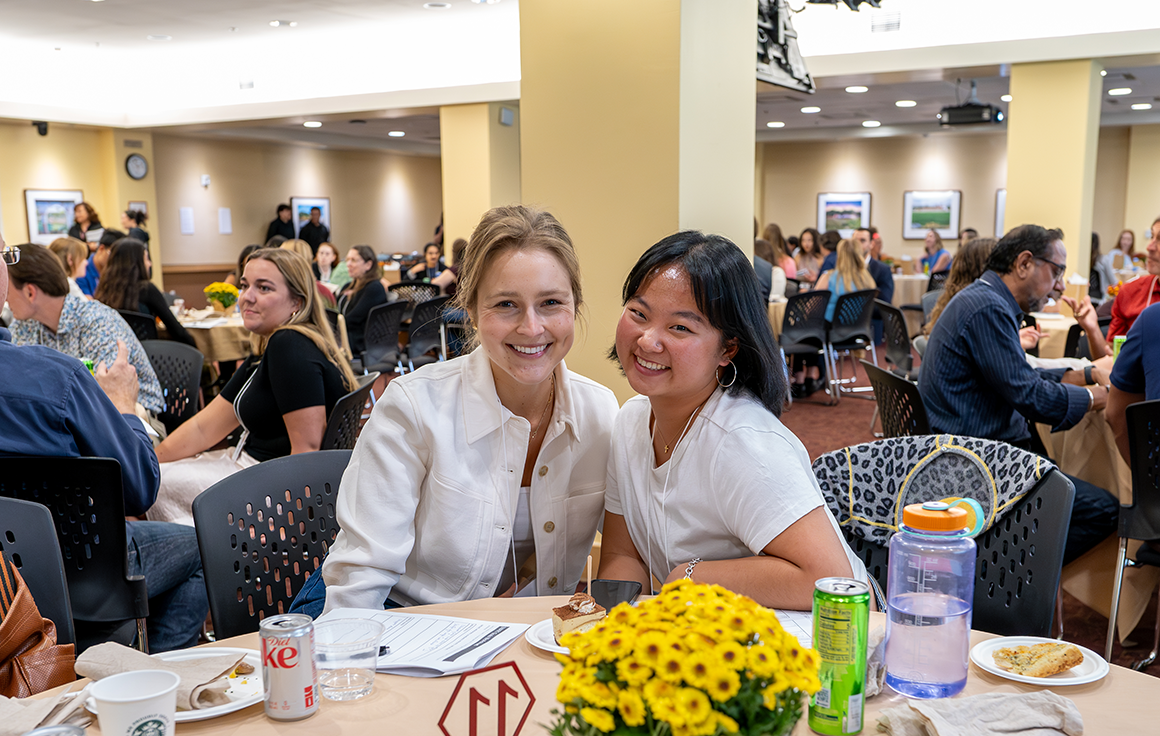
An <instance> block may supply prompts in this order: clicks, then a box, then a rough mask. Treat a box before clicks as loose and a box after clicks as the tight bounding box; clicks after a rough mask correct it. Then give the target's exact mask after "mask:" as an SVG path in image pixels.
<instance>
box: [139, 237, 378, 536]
mask: <svg viewBox="0 0 1160 736" xmlns="http://www.w3.org/2000/svg"><path fill="white" fill-rule="evenodd" d="M314 283H315V282H314V274H313V273H312V272H311V270H310V261H308V260H306V259H305V258H303V257H302V256H300V255H298V254H297V253H295V252H293V251H290V250H282V249H280V248H261V249H259V250H257V251H255V252H254V254H253V255H252V256H250V259H249V260H248V261H247V262H246V265H245V270H244V272H243V274H242V283H241V289H240V290H239V291H240V292H241V293H240V295H239V296H238V305H239V307H240V311H241V314H242V321H243V322H244V323H245V325H246V329H248V330H249V331H250V332H252V333H253V338H252V342H253V354H252V355H251V356H250V357H249V358H246V360H245V362H244V363H243V364H242V367H241V368H240V369H239V370H238V371H237V372H236V373H235V374H234V375H233V377H232V378H230V380H229V382H228V383H227V384H226V385H225V388H223V389H222V392H221V394H219V395H218V396H217V397H215V398H214V400H213V401H211V402H210V403H209V405H208V406H206V407H205V408H204V409H202V410H201V411H199V412H198V413H197V414H195V415H194V416H193V418H192V419H190V420H189V421H187V422H185V423H184V424H182V425H181V426H180V427H178V428H177V429H175V430H174V431H173V432H172V433H171V434H170V435H169V436H168V437H166V438H165V441H164V442H162V443H161V444H160V445H158V447H157V459H158V460H159V461H160V462H161V490H160V491H159V492H158V494H157V502H156V503H155V504H154V505H153V508H152V510H150V512H149V514H150V517H151V518H155V519H159V520H163V521H174V522H178V523H181V524H192V523H193V516H192V510H191V505H192V503H193V499H194V498H196V497H197V495H198V494H199V493H201V492H202V491H204V490H205V489H206V488H209V487H210V486H211V485H213V484H214V483H217V482H218V481H220V480H221V479H223V478H225V477H227V476H229V475H231V474H233V473H235V472H237V471H238V470H241V469H242V468H246V467H250V466H251V465H255V464H257V463H258V462H264V461H266V460H271V459H273V458H276V457H284V456H286V455H297V454H299V453H302V452H314V451H316V450H318V449H319V447H320V446H321V445H322V436H323V434H325V432H326V419H327V417H328V416H330V412H331V410H332V409H334V405H335V404H336V403H337V402H338V400H339V399H340V398H342V397H343V396H344V395H345V394H346V393H347V392H349V391H353V390H354V389H355V387H356V386H357V383H356V381H355V377H354V374H353V373H352V372H351V370H350V365H349V364H348V363H347V361H346V359H345V358H344V357H343V356H342V353H341V352H340V351H339V347H338V344H337V343H336V342H335V338H334V333H333V332H332V331H331V329H330V322H329V321H328V320H327V319H326V314H325V313H324V311H323V306H322V301H321V300H320V299H319V298H318V297H317V293H318V292H317V290H316V289H315V286H314ZM239 426H241V427H242V429H243V430H244V431H243V433H242V439H241V440H240V441H239V443H238V446H237V447H236V448H232V449H226V450H214V451H210V448H212V447H214V446H215V445H217V444H218V443H219V442H221V441H222V440H224V439H225V438H226V437H227V436H228V435H229V434H230V433H231V432H233V431H234V430H236V429H237V428H238V427H239Z"/></svg>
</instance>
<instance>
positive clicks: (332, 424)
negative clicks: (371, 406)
mask: <svg viewBox="0 0 1160 736" xmlns="http://www.w3.org/2000/svg"><path fill="white" fill-rule="evenodd" d="M379 375H380V374H379V372H378V371H374V372H372V373H368V374H367V375H365V376H359V377H358V384H359V385H358V388H356V389H355V390H354V391H351V392H350V393H349V394H347V395H346V396H343V397H342V398H341V399H339V400H338V403H336V404H335V405H334V409H332V410H331V412H330V419H328V420H327V422H326V434H324V435H323V436H322V447H321V448H320V449H323V450H353V449H354V443H355V440H356V439H358V430H359V425H360V424H361V423H362V415H363V409H364V408H365V407H366V404H367V398H368V397H369V396H370V395H371V389H372V388H374V385H375V381H376V380H377V379H378V377H379Z"/></svg>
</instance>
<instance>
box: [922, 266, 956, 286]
mask: <svg viewBox="0 0 1160 736" xmlns="http://www.w3.org/2000/svg"><path fill="white" fill-rule="evenodd" d="M950 275H951V270H950V269H949V268H948V269H947V270H945V271H935V272H934V273H932V274H931V275H930V280H929V281H927V282H926V290H927V291H938V290H939V289H944V288H946V285H947V279H948V278H949V277H950Z"/></svg>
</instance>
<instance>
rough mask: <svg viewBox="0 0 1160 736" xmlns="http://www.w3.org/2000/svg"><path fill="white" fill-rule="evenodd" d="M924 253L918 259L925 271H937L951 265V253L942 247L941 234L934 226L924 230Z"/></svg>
mask: <svg viewBox="0 0 1160 736" xmlns="http://www.w3.org/2000/svg"><path fill="white" fill-rule="evenodd" d="M922 248H923V250H924V251H925V252H926V255H925V256H923V257H922V258H921V259H920V260H919V264H921V266H922V268H923V270H924V271H926V273H938V272H939V271H946V270H948V269H950V267H951V260H952V259H951V254H950V253H949V252H948V251H947V249H946V248H944V247H943V242H942V236H941V235H939V234H938V231H937V230H935V229H934V228H931V229H930V230H927V231H926V239H925V240H924V241H923V244H922Z"/></svg>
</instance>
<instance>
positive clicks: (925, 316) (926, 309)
mask: <svg viewBox="0 0 1160 736" xmlns="http://www.w3.org/2000/svg"><path fill="white" fill-rule="evenodd" d="M942 293H943V290H942V289H937V290H935V291H928V292H926V293H925V294H923V295H922V321H923V322H924V323H926V322H929V321H930V315H931V314H933V313H934V308H935V306H937V305H938V300H939V297H941V296H942Z"/></svg>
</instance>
